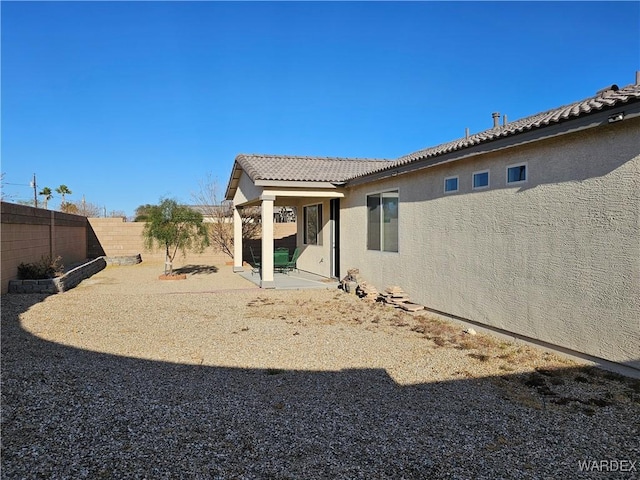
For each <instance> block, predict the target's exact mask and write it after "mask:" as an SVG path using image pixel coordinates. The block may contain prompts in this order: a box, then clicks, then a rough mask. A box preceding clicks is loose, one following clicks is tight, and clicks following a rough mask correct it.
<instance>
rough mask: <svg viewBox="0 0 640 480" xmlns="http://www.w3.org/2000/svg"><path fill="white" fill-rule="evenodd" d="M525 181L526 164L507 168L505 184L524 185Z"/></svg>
mask: <svg viewBox="0 0 640 480" xmlns="http://www.w3.org/2000/svg"><path fill="white" fill-rule="evenodd" d="M526 181H527V164H526V163H520V164H518V165H509V166H508V167H507V184H513V183H524V182H526Z"/></svg>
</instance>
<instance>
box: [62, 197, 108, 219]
mask: <svg viewBox="0 0 640 480" xmlns="http://www.w3.org/2000/svg"><path fill="white" fill-rule="evenodd" d="M60 210H61V211H63V212H65V213H75V214H76V215H82V216H83V217H99V216H100V213H101V211H102V209H101V208H100V206H98V205H96V204H93V203H91V202H87V201H86V200H85V199H84V197H83V198H82V200H77V201H75V202H64V203H63V204H62V205H61V206H60Z"/></svg>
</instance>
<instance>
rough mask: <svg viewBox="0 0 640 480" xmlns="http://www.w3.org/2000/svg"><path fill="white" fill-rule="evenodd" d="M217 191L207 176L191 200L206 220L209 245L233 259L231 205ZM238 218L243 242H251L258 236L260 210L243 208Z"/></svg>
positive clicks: (212, 181)
mask: <svg viewBox="0 0 640 480" xmlns="http://www.w3.org/2000/svg"><path fill="white" fill-rule="evenodd" d="M218 191H219V188H218V184H217V183H216V181H215V180H214V179H212V178H211V174H209V175H207V178H206V179H205V180H203V181H201V182H200V190H199V191H198V192H197V193H194V194H192V195H191V198H192V201H193V202H194V203H195V204H196V205H195V206H197V208H198V209H199V210H200V211H201V212H202V213H203V214H204V215H205V217H206V218H207V220H208V222H207V226H208V232H209V240H210V243H211V244H212V245H213V246H214V247H216V248H217V249H218V250H220V251H222V252H224V253H225V254H227V255H228V256H229V257H231V258H233V203H232V202H230V201H225V200H222V196H221V195H219V194H218ZM240 218H241V220H242V238H243V240H252V239H254V238H257V237H259V236H260V228H261V223H260V208H258V207H248V208H243V209H242V210H241V213H240Z"/></svg>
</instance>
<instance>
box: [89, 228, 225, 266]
mask: <svg viewBox="0 0 640 480" xmlns="http://www.w3.org/2000/svg"><path fill="white" fill-rule="evenodd" d="M88 220H89V226H90V227H91V231H90V232H89V235H88V237H89V255H90V256H100V255H106V256H108V257H122V256H131V255H137V254H141V255H142V261H143V262H164V257H165V252H164V250H163V249H158V248H153V249H151V250H147V249H146V248H145V246H144V239H143V237H142V231H143V230H144V225H145V224H144V222H125V221H124V220H123V219H122V218H89V219H88ZM92 238H94V240H93V241H92V240H91V239H92ZM230 261H231V258H230V257H229V256H227V255H225V254H224V253H222V252H220V251H217V250H216V249H214V248H213V247H207V248H206V249H205V250H204V252H202V253H195V252H191V251H187V254H186V256H183V255H182V253H181V252H178V255H177V256H176V259H175V262H174V263H175V265H174V266H179V265H187V264H192V263H204V264H207V265H224V264H225V263H226V262H230Z"/></svg>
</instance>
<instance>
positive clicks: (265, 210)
mask: <svg viewBox="0 0 640 480" xmlns="http://www.w3.org/2000/svg"><path fill="white" fill-rule="evenodd" d="M275 199H276V197H275V195H262V196H261V197H260V200H261V201H262V208H261V213H262V259H261V260H260V262H261V265H262V270H261V274H262V276H261V281H260V287H261V288H275V283H274V281H273V202H274V201H275Z"/></svg>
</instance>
